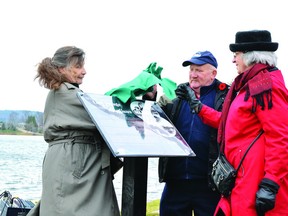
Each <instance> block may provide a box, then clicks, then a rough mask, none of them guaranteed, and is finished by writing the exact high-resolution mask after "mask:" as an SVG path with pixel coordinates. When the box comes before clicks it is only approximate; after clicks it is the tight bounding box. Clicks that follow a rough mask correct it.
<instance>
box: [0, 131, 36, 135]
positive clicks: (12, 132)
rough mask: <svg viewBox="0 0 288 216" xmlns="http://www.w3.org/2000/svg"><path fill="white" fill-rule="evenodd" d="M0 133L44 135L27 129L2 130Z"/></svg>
mask: <svg viewBox="0 0 288 216" xmlns="http://www.w3.org/2000/svg"><path fill="white" fill-rule="evenodd" d="M0 135H30V136H31V135H32V136H35V135H42V134H39V133H33V132H29V131H25V130H0Z"/></svg>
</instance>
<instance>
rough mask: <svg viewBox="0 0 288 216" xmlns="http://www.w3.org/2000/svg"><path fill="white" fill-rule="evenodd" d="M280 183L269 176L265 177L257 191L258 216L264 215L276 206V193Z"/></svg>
mask: <svg viewBox="0 0 288 216" xmlns="http://www.w3.org/2000/svg"><path fill="white" fill-rule="evenodd" d="M278 190H279V185H278V184H277V183H276V182H274V181H272V180H270V179H267V178H264V179H263V180H262V181H261V183H260V184H259V190H258V191H257V193H256V211H257V215H258V216H264V215H265V212H267V211H269V210H271V209H273V208H274V206H275V199H276V194H277V193H278Z"/></svg>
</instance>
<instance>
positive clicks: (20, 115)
mask: <svg viewBox="0 0 288 216" xmlns="http://www.w3.org/2000/svg"><path fill="white" fill-rule="evenodd" d="M28 116H35V117H37V119H42V117H43V112H38V111H29V110H0V122H4V123H6V122H9V121H13V122H15V123H23V122H25V121H26V120H27V118H28Z"/></svg>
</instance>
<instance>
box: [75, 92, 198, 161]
mask: <svg viewBox="0 0 288 216" xmlns="http://www.w3.org/2000/svg"><path fill="white" fill-rule="evenodd" d="M77 96H78V97H79V99H80V101H81V103H82V104H83V106H84V107H85V109H86V110H87V112H88V113H89V115H90V117H91V118H92V120H93V122H94V124H95V125H96V127H97V129H98V130H99V132H100V133H101V135H102V136H103V138H104V140H105V141H106V143H107V144H108V146H109V148H110V150H111V152H112V153H113V155H114V156H115V157H135V156H137V157H141V156H143V157H161V156H167V157H170V156H179V157H181V156H195V153H194V152H193V150H192V149H191V148H190V146H189V145H188V144H187V142H186V141H185V140H184V139H183V137H182V136H181V134H180V133H179V132H178V130H177V129H176V128H175V126H174V125H173V124H172V123H171V121H170V120H169V118H168V117H167V116H166V115H165V113H164V112H163V110H162V109H161V108H160V106H159V105H158V104H157V103H156V102H154V101H148V100H134V101H132V102H127V103H125V104H124V103H123V102H121V101H120V100H119V99H118V98H117V97H115V96H107V95H99V94H93V93H78V95H77Z"/></svg>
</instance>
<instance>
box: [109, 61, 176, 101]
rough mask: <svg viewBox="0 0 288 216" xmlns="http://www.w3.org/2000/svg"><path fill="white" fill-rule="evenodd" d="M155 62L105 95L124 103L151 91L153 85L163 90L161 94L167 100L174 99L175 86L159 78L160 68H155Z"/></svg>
mask: <svg viewBox="0 0 288 216" xmlns="http://www.w3.org/2000/svg"><path fill="white" fill-rule="evenodd" d="M156 65H157V63H156V62H152V63H151V64H150V65H149V66H148V67H147V68H146V69H145V70H143V71H142V72H141V73H140V74H139V75H138V76H137V77H136V78H135V79H133V80H131V81H129V82H127V83H124V84H122V85H121V86H119V87H118V88H113V89H111V90H110V91H108V92H106V93H105V95H109V96H116V97H117V98H118V99H119V100H120V101H122V102H123V103H126V102H127V101H128V100H129V99H131V101H133V100H135V99H136V97H137V96H142V95H144V94H146V93H147V92H149V91H152V89H153V86H154V85H155V84H159V85H160V86H161V87H162V88H163V93H164V94H165V95H166V96H167V97H168V98H169V99H171V100H172V99H174V98H175V97H176V95H175V89H176V87H177V84H176V83H175V82H173V81H172V80H170V79H168V78H161V72H162V70H163V68H162V67H160V66H159V67H157V66H156Z"/></svg>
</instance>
